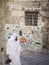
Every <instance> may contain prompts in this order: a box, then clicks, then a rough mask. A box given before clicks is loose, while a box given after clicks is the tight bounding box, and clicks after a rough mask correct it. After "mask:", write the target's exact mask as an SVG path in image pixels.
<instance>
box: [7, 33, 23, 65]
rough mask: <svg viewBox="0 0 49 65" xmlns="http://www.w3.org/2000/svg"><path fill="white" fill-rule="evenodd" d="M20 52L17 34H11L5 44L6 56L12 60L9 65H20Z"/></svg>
mask: <svg viewBox="0 0 49 65" xmlns="http://www.w3.org/2000/svg"><path fill="white" fill-rule="evenodd" d="M21 51H22V49H21V46H20V42H19V38H18V35H17V34H13V35H12V37H11V38H10V39H9V40H8V42H7V48H6V54H7V55H9V58H10V59H11V60H12V62H11V63H10V65H21V62H20V52H21Z"/></svg>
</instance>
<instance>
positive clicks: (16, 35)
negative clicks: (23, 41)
mask: <svg viewBox="0 0 49 65" xmlns="http://www.w3.org/2000/svg"><path fill="white" fill-rule="evenodd" d="M16 37H17V38H18V40H19V35H18V34H16V33H14V34H13V35H12V36H11V38H10V40H13V41H14V40H15V38H16Z"/></svg>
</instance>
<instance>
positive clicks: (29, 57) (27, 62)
mask: <svg viewBox="0 0 49 65" xmlns="http://www.w3.org/2000/svg"><path fill="white" fill-rule="evenodd" d="M21 63H22V65H49V53H43V52H33V51H24V52H23V53H22V54H21Z"/></svg>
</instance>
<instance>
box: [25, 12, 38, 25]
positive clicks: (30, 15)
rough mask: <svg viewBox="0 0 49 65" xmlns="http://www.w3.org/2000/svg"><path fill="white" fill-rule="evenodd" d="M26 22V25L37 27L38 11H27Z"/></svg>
mask: <svg viewBox="0 0 49 65" xmlns="http://www.w3.org/2000/svg"><path fill="white" fill-rule="evenodd" d="M25 21H26V25H31V26H37V21H38V12H37V11H26V12H25Z"/></svg>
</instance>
